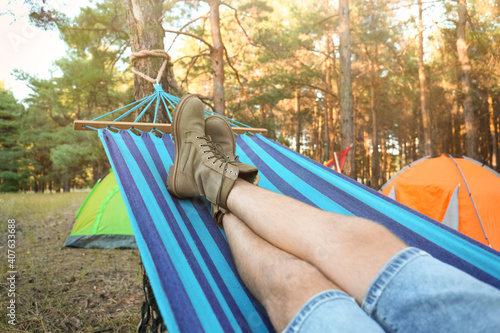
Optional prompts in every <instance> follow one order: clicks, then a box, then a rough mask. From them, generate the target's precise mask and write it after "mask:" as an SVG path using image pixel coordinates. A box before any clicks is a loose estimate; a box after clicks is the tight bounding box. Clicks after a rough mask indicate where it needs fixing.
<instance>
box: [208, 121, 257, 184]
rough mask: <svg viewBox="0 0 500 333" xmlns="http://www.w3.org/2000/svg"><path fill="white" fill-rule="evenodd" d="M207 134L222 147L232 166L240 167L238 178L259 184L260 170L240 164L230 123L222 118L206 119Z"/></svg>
mask: <svg viewBox="0 0 500 333" xmlns="http://www.w3.org/2000/svg"><path fill="white" fill-rule="evenodd" d="M205 133H206V135H207V136H208V137H210V139H211V140H212V141H213V142H214V143H215V144H219V145H220V146H221V148H222V150H223V151H224V153H225V154H226V156H227V158H229V160H230V161H231V164H232V165H235V166H237V167H238V170H239V175H238V177H239V178H241V179H243V180H245V181H247V182H249V183H253V184H255V185H257V183H258V182H259V177H258V173H259V169H257V168H256V167H254V166H253V165H250V164H245V163H242V162H240V161H239V160H238V156H235V153H236V141H235V139H234V133H233V129H232V128H231V125H230V124H229V122H228V121H227V120H226V119H224V118H223V117H221V116H217V115H214V116H210V117H208V118H207V119H205Z"/></svg>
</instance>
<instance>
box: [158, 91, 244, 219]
mask: <svg viewBox="0 0 500 333" xmlns="http://www.w3.org/2000/svg"><path fill="white" fill-rule="evenodd" d="M172 138H173V140H174V142H175V159H174V165H172V166H171V167H170V169H169V175H168V177H167V187H168V191H169V192H170V193H171V194H172V195H173V196H176V197H178V198H180V199H184V198H190V197H196V196H204V197H206V198H207V199H208V200H209V201H210V202H211V203H213V204H215V205H218V206H220V207H222V208H224V209H226V210H227V197H228V195H229V192H230V191H231V189H232V188H233V186H234V182H235V181H236V179H237V178H238V173H239V170H238V167H237V166H235V165H232V164H231V163H230V160H229V158H228V157H227V156H226V154H224V152H223V151H222V149H221V148H220V145H219V146H217V145H216V144H214V143H213V142H212V141H211V140H210V139H209V138H208V137H207V136H206V134H205V115H204V107H203V103H202V102H201V101H200V100H199V99H198V98H197V97H195V96H192V95H187V96H184V97H183V98H182V99H181V100H180V101H179V103H178V104H177V107H176V108H175V112H174V117H173V121H172Z"/></svg>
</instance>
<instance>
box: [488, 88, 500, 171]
mask: <svg viewBox="0 0 500 333" xmlns="http://www.w3.org/2000/svg"><path fill="white" fill-rule="evenodd" d="M488 113H489V116H490V135H491V166H492V167H493V169H496V167H497V156H498V137H497V131H496V127H497V126H496V119H495V113H494V110H493V98H492V96H491V90H489V91H488Z"/></svg>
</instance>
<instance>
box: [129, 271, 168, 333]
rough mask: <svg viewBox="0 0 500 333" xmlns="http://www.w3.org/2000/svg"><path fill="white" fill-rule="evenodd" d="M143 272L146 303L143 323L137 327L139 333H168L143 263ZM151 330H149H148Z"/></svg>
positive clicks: (142, 314) (142, 311)
mask: <svg viewBox="0 0 500 333" xmlns="http://www.w3.org/2000/svg"><path fill="white" fill-rule="evenodd" d="M141 270H142V288H143V289H144V297H145V299H144V301H143V302H142V307H141V321H140V322H139V325H138V326H137V332H138V333H148V332H150V333H167V332H168V330H167V327H166V326H165V322H164V321H163V318H162V316H161V313H160V309H158V304H157V303H156V300H155V295H154V294H153V290H152V289H151V284H150V283H149V279H148V275H147V274H146V270H145V269H144V265H143V264H142V262H141ZM148 328H149V329H148Z"/></svg>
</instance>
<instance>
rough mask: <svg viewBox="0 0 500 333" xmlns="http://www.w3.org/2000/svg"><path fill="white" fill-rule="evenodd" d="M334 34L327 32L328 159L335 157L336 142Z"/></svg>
mask: <svg viewBox="0 0 500 333" xmlns="http://www.w3.org/2000/svg"><path fill="white" fill-rule="evenodd" d="M332 49H333V46H332V36H331V31H330V30H328V31H327V32H326V55H327V57H326V61H325V90H326V94H325V150H324V160H325V161H328V160H329V159H330V158H332V157H333V151H334V142H335V139H334V137H335V134H334V133H335V131H334V120H333V118H334V117H333V101H332V95H331V92H332V91H333V88H332V68H333V61H332V56H331V54H332V52H333V50H332Z"/></svg>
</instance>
